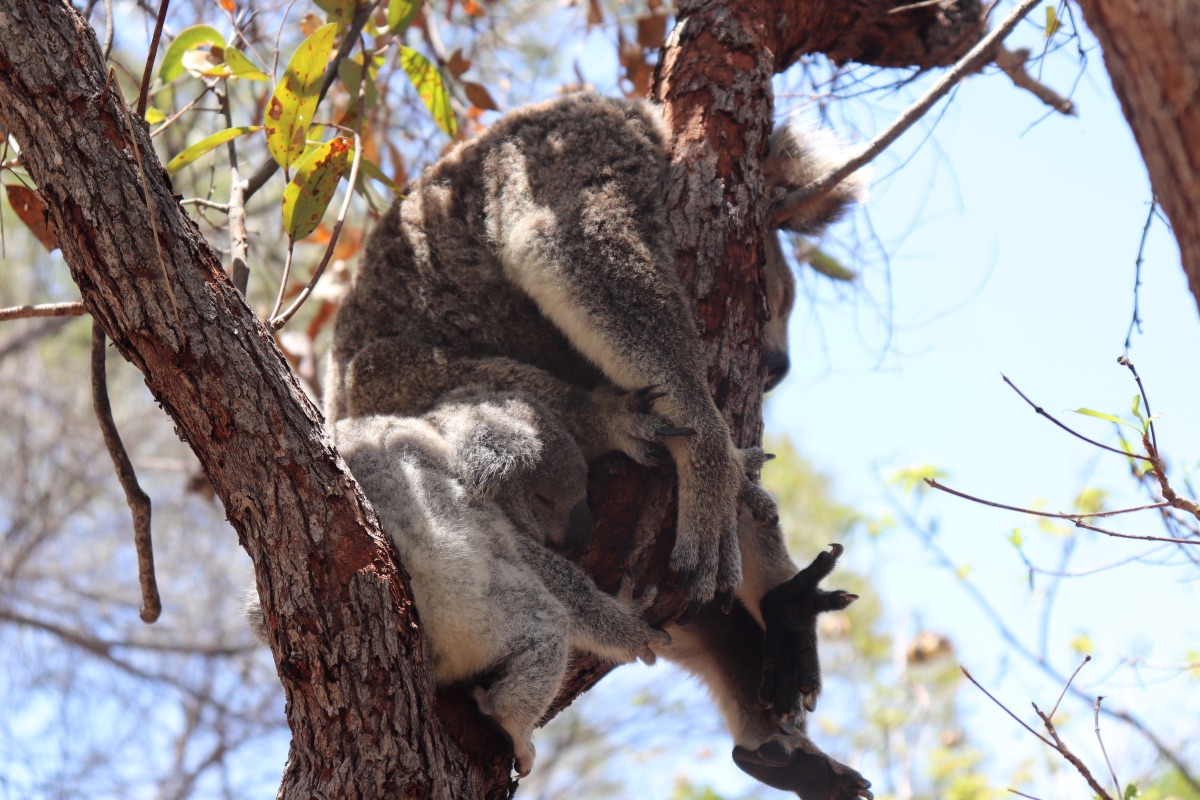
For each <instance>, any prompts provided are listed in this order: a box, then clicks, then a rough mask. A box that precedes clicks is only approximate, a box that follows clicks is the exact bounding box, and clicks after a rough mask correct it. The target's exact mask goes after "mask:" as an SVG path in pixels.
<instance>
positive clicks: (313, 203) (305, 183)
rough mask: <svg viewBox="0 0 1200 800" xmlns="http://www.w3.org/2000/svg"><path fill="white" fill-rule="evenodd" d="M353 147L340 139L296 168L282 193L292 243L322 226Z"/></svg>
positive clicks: (332, 140)
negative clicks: (293, 175) (323, 218)
mask: <svg viewBox="0 0 1200 800" xmlns="http://www.w3.org/2000/svg"><path fill="white" fill-rule="evenodd" d="M352 145H353V140H352V139H350V138H347V137H345V136H338V137H337V138H336V139H331V140H330V141H329V142H327V143H326V144H323V145H321V146H320V147H318V148H317V149H316V150H314V151H313V153H312V155H310V156H309V157H308V158H306V159H305V160H304V161H303V162H301V163H300V165H299V166H298V167H296V177H294V178H292V182H291V183H289V184H288V185H287V188H286V189H284V190H283V227H284V230H285V231H287V235H288V236H289V237H290V238H291V239H292V240H293V241H295V240H297V239H303V238H304V237H305V236H308V235H309V234H310V233H312V232H313V231H315V230H316V229H317V226H318V225H320V224H321V218H322V217H323V216H325V209H327V208H328V207H329V201H330V200H332V199H333V192H334V190H335V189H337V184H338V181H339V180H340V179H341V177H342V174H343V173H344V172H345V171H346V169H347V167H348V166H349V164H350V157H351V156H352V155H353V151H354V148H353V146H352Z"/></svg>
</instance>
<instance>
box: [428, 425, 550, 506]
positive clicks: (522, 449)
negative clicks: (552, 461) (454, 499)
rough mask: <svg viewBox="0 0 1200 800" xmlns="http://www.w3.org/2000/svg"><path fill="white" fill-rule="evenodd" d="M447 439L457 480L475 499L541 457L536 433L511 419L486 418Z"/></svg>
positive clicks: (486, 494) (491, 494)
mask: <svg viewBox="0 0 1200 800" xmlns="http://www.w3.org/2000/svg"><path fill="white" fill-rule="evenodd" d="M486 416H487V417H491V418H490V419H488V418H477V419H476V420H475V421H474V424H472V425H470V426H469V427H465V428H464V429H461V430H459V431H456V434H455V435H454V436H452V437H449V438H450V441H451V447H452V452H453V457H454V461H455V465H456V468H457V472H458V474H459V478H460V479H461V480H462V481H463V483H465V484H466V486H467V488H468V490H469V491H470V492H471V493H472V494H473V495H475V496H477V497H491V496H493V495H494V494H495V493H496V491H497V490H498V489H499V488H500V487H501V486H502V485H504V484H505V483H506V482H508V481H510V480H512V479H513V478H514V477H515V476H516V475H517V474H519V473H522V472H526V471H528V470H530V469H531V468H532V467H533V466H534V465H535V464H536V463H537V460H538V458H539V457H540V456H541V449H542V443H541V441H540V440H539V439H538V437H537V435H536V432H535V431H534V430H533V429H532V428H530V427H529V426H528V425H525V424H523V423H521V422H518V421H516V420H513V419H503V418H498V415H486Z"/></svg>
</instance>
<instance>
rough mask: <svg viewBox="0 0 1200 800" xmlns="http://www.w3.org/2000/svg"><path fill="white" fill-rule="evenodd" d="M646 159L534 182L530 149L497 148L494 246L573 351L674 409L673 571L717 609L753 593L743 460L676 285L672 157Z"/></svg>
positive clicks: (633, 156)
mask: <svg viewBox="0 0 1200 800" xmlns="http://www.w3.org/2000/svg"><path fill="white" fill-rule="evenodd" d="M612 135H613V136H615V137H618V138H619V137H621V136H623V135H624V136H625V138H628V135H627V134H622V133H621V132H620V131H618V132H614V133H613V134H612ZM634 150H635V152H631V153H630V154H628V156H627V158H626V160H625V162H624V163H618V164H613V165H609V166H608V167H606V169H605V171H604V172H603V173H600V174H595V173H594V172H593V173H592V174H591V175H590V177H589V178H588V179H586V181H585V179H584V178H583V177H582V176H580V175H578V174H575V173H572V172H571V171H570V169H569V166H568V165H567V162H570V161H572V160H578V161H579V162H581V163H582V162H588V161H589V159H590V160H591V161H594V160H595V156H594V155H585V154H583V153H576V154H564V155H563V157H562V160H561V162H556V163H555V164H554V165H550V166H547V165H540V164H539V165H537V167H536V170H537V174H536V175H532V176H531V175H530V174H529V173H530V170H531V169H533V167H531V166H530V164H528V163H527V162H526V158H525V156H524V155H523V153H522V151H521V149H520V148H519V147H517V146H516V145H511V144H510V145H505V146H502V147H499V148H497V152H496V153H495V154H494V156H493V163H492V164H490V165H489V170H490V171H491V173H492V174H494V175H496V176H502V180H497V181H496V183H497V184H498V185H497V186H496V187H494V189H493V190H494V191H495V192H496V196H495V198H494V199H493V201H492V204H491V207H490V208H489V215H490V216H491V217H492V219H493V227H494V230H493V231H492V235H493V238H494V240H495V241H496V242H497V247H498V251H499V255H500V258H501V261H502V263H503V266H504V270H505V274H506V276H507V277H508V278H509V280H511V281H512V282H513V283H514V284H515V285H517V286H518V287H519V288H520V289H522V290H523V291H524V292H525V293H526V294H528V295H529V296H530V297H531V298H532V299H533V300H534V302H535V303H537V305H538V307H539V308H540V309H541V311H542V313H543V314H545V315H546V317H547V318H549V319H550V321H551V322H553V323H554V325H555V326H556V327H558V328H559V329H560V330H561V331H562V332H563V333H564V334H565V335H566V337H567V339H568V340H569V341H570V342H571V344H572V345H573V346H574V347H575V348H576V349H577V350H579V352H580V353H582V354H583V355H584V356H586V357H587V358H588V359H589V360H590V361H591V362H592V363H594V364H595V365H596V366H598V367H599V368H600V369H601V371H602V372H603V373H604V374H605V375H606V376H607V377H608V378H609V379H610V380H611V381H612V382H613V383H614V384H616V385H617V386H619V387H621V388H623V389H626V390H631V389H636V388H638V387H643V386H649V385H655V386H657V387H658V388H659V389H660V390H661V391H662V392H663V397H662V398H660V399H659V400H658V401H657V404H656V406H655V408H656V409H657V410H658V411H659V413H661V414H662V415H663V416H664V417H666V418H667V419H668V420H670V422H671V424H672V425H673V426H675V427H676V428H677V429H678V430H679V431H680V432H681V433H682V432H684V431H687V432H689V435H686V436H682V435H681V436H677V437H672V438H670V439H668V441H667V447H668V448H669V450H670V452H671V456H672V459H673V460H674V462H675V467H676V472H677V473H678V476H679V515H678V520H677V525H676V542H675V548H674V550H673V551H672V553H671V568H672V569H673V570H675V571H676V572H677V573H679V574H680V575H681V577H682V578H683V581H684V582H685V583H686V585H687V591H688V596H689V597H690V598H691V599H692V600H693V601H694V602H707V601H708V600H710V599H712V597H713V595H714V594H715V593H716V592H726V593H732V592H733V591H734V590H735V589H736V588H737V586H738V584H740V583H741V564H740V562H739V560H738V549H737V547H736V546H735V541H736V539H735V538H734V537H735V524H736V520H735V516H736V510H737V496H738V492H739V488H740V486H741V483H742V473H741V469H740V459H739V458H738V456H737V452H736V451H735V450H734V447H733V444H732V440H731V439H730V435H729V429H728V427H727V426H726V424H725V420H724V419H723V418H722V417H721V414H720V412H719V411H718V410H717V407H716V405H715V404H714V402H713V399H712V395H711V393H710V391H709V387H708V381H707V368H706V366H705V363H704V359H703V356H702V353H701V349H700V341H699V337H698V335H697V333H696V324H695V321H694V319H693V318H692V316H691V315H690V314H689V313H688V311H687V309H686V307H685V306H684V302H683V296H682V290H681V289H680V285H679V281H678V278H677V276H676V275H675V272H674V266H673V251H672V249H671V247H670V244H669V240H668V237H667V235H666V231H665V227H664V218H665V212H664V211H663V208H662V204H661V198H660V195H661V191H662V186H663V181H664V180H665V168H663V169H658V168H656V165H662V164H663V163H665V160H664V157H663V156H662V154H661V153H645V152H643V153H638V152H636V148H635V149H634ZM556 170H564V171H566V174H565V175H563V176H558V175H557V174H556ZM535 185H536V189H535V188H533V187H534V186H535ZM723 543H724V546H722V544H723Z"/></svg>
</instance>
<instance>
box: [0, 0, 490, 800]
mask: <svg viewBox="0 0 1200 800" xmlns="http://www.w3.org/2000/svg"><path fill="white" fill-rule="evenodd" d="M106 77H107V71H106V70H105V69H104V60H103V58H102V56H101V54H100V49H99V47H98V45H97V43H96V38H95V35H94V33H93V32H92V30H91V29H90V28H89V27H88V25H87V23H86V21H85V20H84V19H83V18H82V17H80V16H79V14H78V13H76V12H75V10H74V9H73V8H71V7H70V6H69V5H67V4H66V3H64V2H49V1H48V0H40V1H39V0H4V5H3V7H0V109H3V115H4V120H5V123H6V125H7V127H8V129H9V131H10V132H11V133H12V134H13V136H15V137H16V139H17V141H18V142H19V143H20V145H21V157H22V160H23V162H24V163H25V165H26V167H27V168H28V169H29V172H30V174H31V175H32V176H33V179H34V180H35V181H37V184H38V192H39V194H40V195H41V197H42V200H43V202H44V203H45V205H46V208H47V209H48V213H49V214H50V216H51V218H52V219H53V221H54V223H55V226H56V227H57V230H58V232H59V242H60V244H61V247H62V250H63V256H64V258H65V259H66V261H67V264H68V266H69V267H70V269H71V275H72V277H73V278H74V279H75V281H76V282H77V283H78V284H79V288H80V291H81V292H82V294H83V301H84V304H85V305H86V307H87V309H88V311H89V312H90V313H91V314H92V315H93V316H94V317H95V319H97V320H99V321H100V324H101V325H102V327H103V328H104V330H105V331H106V332H107V333H108V335H109V337H110V338H112V340H113V341H114V343H115V344H116V346H117V347H118V349H120V351H121V353H122V355H124V356H125V358H126V359H128V360H129V361H130V362H132V363H133V364H134V365H135V366H137V367H138V369H140V370H141V371H142V373H143V374H144V376H145V379H146V384H147V386H149V388H150V391H151V392H153V394H154V396H155V398H156V399H157V400H158V401H159V402H160V403H161V404H162V406H163V408H164V409H165V410H166V411H167V413H168V414H170V415H171V418H172V419H173V420H174V422H175V425H176V427H177V430H178V432H179V434H180V435H181V436H182V437H183V438H184V439H185V440H186V441H187V442H188V444H190V445H191V447H192V450H193V451H194V452H195V453H196V456H197V458H199V460H200V463H201V464H202V465H203V466H204V470H205V473H206V474H207V476H208V478H209V480H210V481H211V483H212V486H213V488H214V490H215V491H216V493H217V494H218V496H220V498H221V500H222V502H223V503H224V504H225V509H226V513H227V514H228V516H229V519H230V521H231V522H232V523H233V525H234V527H235V528H236V529H237V531H238V537H239V540H240V541H241V543H242V545H243V546H244V547H245V548H246V551H247V552H248V553H249V554H250V557H251V559H252V560H253V561H254V567H255V575H256V577H257V581H258V587H259V591H260V594H261V595H262V598H263V606H264V609H266V612H267V613H268V615H270V616H272V617H274V618H275V619H277V620H278V624H275V625H272V626H271V628H272V629H273V630H277V631H278V639H277V640H276V641H274V642H272V651H273V653H274V655H275V660H276V664H277V665H278V667H279V675H280V679H281V681H282V682H283V686H284V690H285V692H286V695H287V717H288V723H289V725H290V726H291V729H292V734H293V739H292V747H291V753H290V755H289V758H288V763H287V767H286V771H285V773H284V778H283V784H282V787H281V790H280V794H281V796H283V797H297V798H310V797H381V796H384V795H400V796H413V797H439V798H441V797H445V798H452V797H465V798H478V797H485V796H489V795H504V794H507V793H508V783H509V780H508V766H509V764H508V761H507V760H506V759H505V758H504V756H503V755H502V754H503V753H504V750H505V745H504V741H503V739H502V737H499V736H496V735H492V736H489V735H487V733H486V732H484V733H483V734H477V733H475V732H472V737H473V738H472V739H471V743H472V744H473V745H474V746H475V748H476V749H475V750H474V751H472V752H471V753H469V754H468V753H464V752H462V751H460V749H459V747H458V745H456V744H455V742H454V741H453V740H452V738H451V737H449V736H447V734H446V731H445V730H444V728H443V726H442V725H441V724H440V723H439V721H438V717H437V715H436V714H435V708H434V691H433V681H432V677H431V673H430V670H429V667H428V665H427V663H426V655H425V653H424V650H423V647H422V639H421V636H420V634H419V629H418V628H417V624H416V617H415V614H414V613H413V606H412V601H411V595H410V593H409V590H408V585H407V578H406V577H405V576H404V575H403V574H402V572H401V571H399V570H398V569H397V566H396V561H395V557H394V553H392V551H391V549H390V548H389V547H388V546H387V544H386V540H385V539H384V538H383V537H382V536H381V534H380V531H379V526H378V522H377V520H376V519H375V515H374V513H373V512H372V511H371V509H370V507H369V505H367V503H366V502H365V500H364V498H363V496H362V494H361V492H360V491H359V490H358V487H357V484H355V483H354V481H353V479H352V478H351V477H350V475H349V473H348V472H347V471H346V468H345V465H343V464H342V462H341V461H340V459H338V458H337V455H336V453H334V452H333V450H332V449H331V448H330V446H329V441H328V439H327V438H326V436H325V434H324V432H323V429H322V422H321V416H320V414H319V413H318V412H317V410H316V409H315V408H313V406H312V405H311V403H309V402H308V400H307V398H306V397H305V395H304V393H303V392H302V391H301V390H300V387H299V386H298V384H297V383H296V380H295V378H294V376H293V375H292V373H291V370H290V369H289V368H288V366H287V362H286V361H285V360H284V358H283V355H282V354H281V353H280V352H279V350H278V348H276V346H275V343H274V341H273V339H272V337H271V334H270V332H269V331H268V330H267V329H266V328H265V326H264V325H263V324H262V323H261V322H260V321H259V320H258V319H256V318H255V316H254V315H253V313H252V312H251V311H250V309H249V307H248V306H247V305H246V303H245V302H244V301H243V299H242V296H241V295H240V294H239V293H238V292H237V291H236V290H235V289H234V288H233V286H232V285H231V283H230V282H229V280H228V279H227V278H226V276H225V274H224V272H222V270H221V263H220V260H219V259H218V258H217V256H216V254H214V253H213V251H212V250H211V248H209V246H208V245H207V244H206V243H205V241H204V239H203V238H202V237H201V236H200V233H199V231H198V230H197V229H196V226H195V225H193V224H192V222H191V221H190V220H189V219H188V217H187V215H186V214H184V213H183V211H182V209H181V208H180V207H179V205H178V203H177V202H176V200H175V199H174V198H173V197H172V193H171V184H170V181H169V179H168V178H167V174H166V172H165V171H164V170H163V169H162V167H161V166H160V165H159V162H158V158H157V157H156V156H155V154H154V149H153V147H152V145H151V143H150V139H149V137H148V136H147V134H146V131H145V129H144V126H143V125H142V124H141V123H140V121H138V120H136V119H135V120H134V121H133V128H134V131H135V136H136V150H135V149H134V147H133V146H132V140H131V136H130V134H131V131H130V125H129V123H128V122H127V120H128V119H129V115H128V113H127V112H126V110H125V109H124V108H123V107H122V104H121V101H120V99H119V97H118V95H117V93H116V90H115V86H114V87H109V88H107V89H106V85H105V80H106ZM135 152H136V153H140V154H141V162H142V164H141V168H142V169H144V172H145V175H146V183H145V185H143V183H142V180H141V178H140V177H139V165H138V159H137V157H136V156H135ZM147 203H149V204H150V205H151V206H152V207H153V210H154V211H153V214H154V217H153V221H152V220H151V217H150V215H149V213H148V211H147ZM156 229H157V238H158V246H161V259H160V256H159V247H158V246H156V243H155V230H156ZM82 390H83V386H82V385H81V391H82ZM131 579H132V576H131ZM165 591H167V592H169V591H170V587H169V586H168V587H165ZM475 719H478V717H477V716H476V717H475Z"/></svg>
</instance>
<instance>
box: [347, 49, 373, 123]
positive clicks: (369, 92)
mask: <svg viewBox="0 0 1200 800" xmlns="http://www.w3.org/2000/svg"><path fill="white" fill-rule="evenodd" d="M362 62H363V58H362V55H361V54H360V55H357V56H355V57H354V58H343V59H342V60H341V62H340V63H338V78H340V79H341V81H342V85H343V86H345V87H346V91H347V92H349V93H350V110H351V111H354V110H356V108H357V106H358V88H359V85H360V84H361V83H362V79H363V69H362ZM378 73H379V64H378V63H377V62H375V61H374V60H372V63H371V66H370V67H369V68H368V69H367V85H366V88H365V89H364V90H363V105H364V106H366V107H367V110H372V109H374V108H375V107H377V106H378V105H379V89H378V88H377V87H376V85H375V77H376V75H377V74H378Z"/></svg>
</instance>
